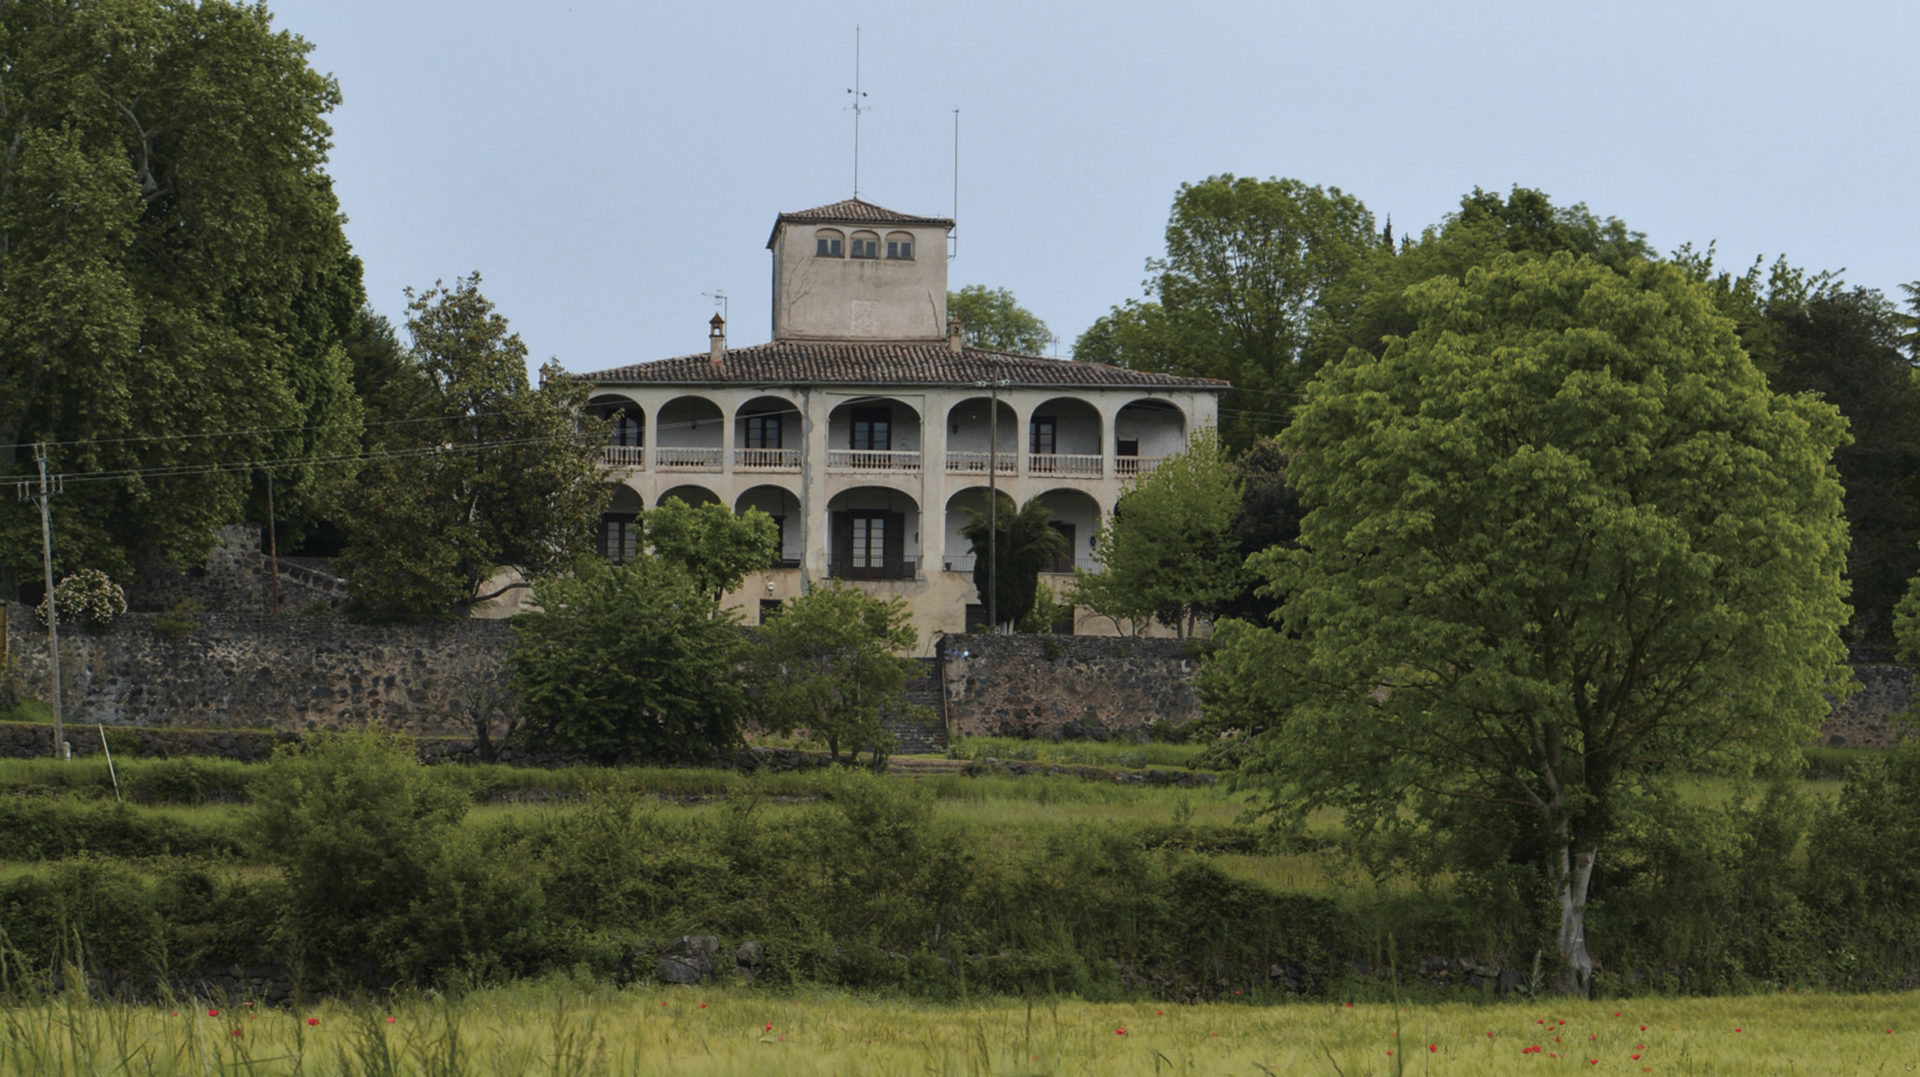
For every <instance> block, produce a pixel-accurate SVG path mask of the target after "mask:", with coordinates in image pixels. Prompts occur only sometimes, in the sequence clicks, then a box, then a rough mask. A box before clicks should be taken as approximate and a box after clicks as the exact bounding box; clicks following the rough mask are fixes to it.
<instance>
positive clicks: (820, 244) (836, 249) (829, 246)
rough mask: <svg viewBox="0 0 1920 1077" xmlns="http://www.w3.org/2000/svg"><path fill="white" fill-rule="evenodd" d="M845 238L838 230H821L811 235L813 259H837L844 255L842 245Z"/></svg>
mask: <svg viewBox="0 0 1920 1077" xmlns="http://www.w3.org/2000/svg"><path fill="white" fill-rule="evenodd" d="M845 240H846V236H845V234H844V233H842V232H840V231H839V230H838V229H834V228H822V229H820V230H819V231H818V232H815V233H814V234H813V256H814V257H815V258H839V257H842V256H843V255H844V248H843V246H842V244H843V243H844V242H845Z"/></svg>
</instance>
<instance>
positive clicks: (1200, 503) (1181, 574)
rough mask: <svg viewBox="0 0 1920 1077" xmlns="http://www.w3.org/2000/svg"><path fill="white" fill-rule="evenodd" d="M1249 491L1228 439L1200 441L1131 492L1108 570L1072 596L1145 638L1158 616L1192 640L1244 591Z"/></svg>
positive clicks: (1118, 519)
mask: <svg viewBox="0 0 1920 1077" xmlns="http://www.w3.org/2000/svg"><path fill="white" fill-rule="evenodd" d="M1241 489H1242V485H1241V480H1240V476H1239V474H1238V473H1237V472H1236V471H1235V468H1234V466H1233V463H1232V461H1230V460H1229V459H1228V456H1227V452H1226V449H1225V448H1224V447H1223V446H1222V445H1221V444H1220V439H1219V438H1218V437H1217V436H1216V435H1215V434H1214V432H1213V431H1211V430H1203V431H1201V432H1199V433H1197V434H1195V435H1194V436H1193V438H1192V439H1191V440H1189V441H1188V442H1187V447H1186V449H1185V451H1183V452H1181V453H1179V454H1177V455H1174V456H1170V457H1168V458H1166V459H1165V460H1162V461H1160V463H1159V464H1158V465H1156V466H1155V467H1154V469H1153V470H1152V471H1150V472H1148V473H1147V474H1145V475H1142V476H1140V477H1139V478H1138V479H1136V480H1134V481H1133V482H1132V483H1131V484H1129V486H1128V487H1127V489H1126V490H1125V491H1124V492H1123V493H1121V495H1120V500H1119V502H1118V503H1117V504H1115V505H1114V509H1113V513H1112V514H1111V515H1109V516H1108V517H1107V518H1106V519H1105V520H1103V521H1101V524H1100V533H1099V537H1098V541H1097V543H1096V546H1097V548H1098V556H1099V558H1100V571H1099V572H1086V571H1084V570H1081V571H1076V572H1075V574H1074V586H1073V592H1072V594H1071V596H1070V597H1071V599H1072V600H1073V601H1074V602H1075V603H1077V604H1080V605H1084V606H1085V607H1087V609H1089V610H1091V611H1092V612H1094V613H1096V614H1098V615H1100V616H1102V617H1108V618H1111V619H1113V621H1114V623H1115V624H1122V623H1126V624H1130V625H1131V626H1132V628H1133V629H1134V631H1135V632H1138V631H1140V630H1142V629H1144V628H1145V627H1146V625H1147V623H1148V622H1150V621H1152V620H1156V619H1157V620H1159V621H1160V622H1161V623H1162V624H1165V625H1167V626H1169V627H1171V628H1173V629H1174V630H1175V631H1176V632H1177V633H1178V634H1179V635H1180V636H1182V637H1186V636H1190V635H1192V634H1193V630H1194V625H1195V623H1196V622H1197V621H1198V620H1199V618H1200V617H1201V616H1202V615H1203V614H1206V613H1210V612H1211V611H1212V610H1214V609H1216V608H1217V607H1219V606H1220V605H1221V604H1222V603H1225V602H1227V601H1229V600H1231V599H1232V598H1234V597H1235V596H1236V595H1238V594H1239V593H1240V592H1241V590H1242V589H1243V577H1242V573H1241V568H1240V566H1241V561H1242V559H1243V555H1242V553H1241V552H1240V547H1239V542H1238V538H1237V535H1236V532H1235V527H1236V525H1237V524H1238V522H1239V520H1240V497H1241Z"/></svg>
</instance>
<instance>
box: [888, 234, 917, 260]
mask: <svg viewBox="0 0 1920 1077" xmlns="http://www.w3.org/2000/svg"><path fill="white" fill-rule="evenodd" d="M887 257H888V258H890V259H893V260H894V261H912V260H913V240H911V239H889V240H887Z"/></svg>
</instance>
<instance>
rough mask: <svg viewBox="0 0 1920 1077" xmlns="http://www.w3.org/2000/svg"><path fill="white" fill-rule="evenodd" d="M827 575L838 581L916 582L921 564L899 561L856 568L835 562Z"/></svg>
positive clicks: (913, 561) (915, 561)
mask: <svg viewBox="0 0 1920 1077" xmlns="http://www.w3.org/2000/svg"><path fill="white" fill-rule="evenodd" d="M827 575H828V576H829V577H831V578H833V579H836V580H915V579H919V578H920V562H919V561H918V560H917V559H916V560H898V561H886V562H883V563H881V564H877V565H865V566H856V565H846V564H842V563H841V562H839V561H834V562H832V563H831V564H829V565H828V566H827Z"/></svg>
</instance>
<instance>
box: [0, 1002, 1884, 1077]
mask: <svg viewBox="0 0 1920 1077" xmlns="http://www.w3.org/2000/svg"><path fill="white" fill-rule="evenodd" d="M1916 1007H1920V994H1917V993H1912V992H1909V993H1906V994H1902V995H1880V996H1873V997H1867V998H1861V997H1858V996H1822V995H1788V994H1777V995H1770V996H1756V997H1747V998H1738V999H1673V1000H1653V1001H1642V1000H1635V1001H1631V1002H1575V1003H1563V1002H1548V1001H1526V1000H1521V1001H1514V1002H1506V1003H1499V1004H1491V1005H1489V1004H1449V1005H1441V1006H1418V1005H1415V1006H1394V1005H1390V1004H1377V1003H1367V1002H1356V1003H1352V1004H1345V1003H1342V1002H1339V1001H1335V1002H1332V1003H1320V1004H1304V1003H1303V1004H1297V1005H1283V1006H1270V1007H1257V1006H1247V1005H1234V1004H1231V1003H1225V1004H1214V1005H1203V1006H1171V1005H1166V1004H1155V1003H1137V1004H1092V1003H1084V1002H1070V1001H1061V1000H1057V999H1052V998H1043V997H1036V998H1031V999H1026V1000H996V1001H992V1002H987V1003H972V1004H960V1005H948V1006H928V1005H923V1004H914V1003H909V1002H904V1001H899V1000H894V999H889V998H884V997H863V996H856V995H848V994H835V993H827V992H807V993H803V994H795V995H788V994H778V993H767V992H756V991H748V990H739V989H731V990H729V989H700V988H666V989H646V990H634V991H613V990H608V989H595V988H591V987H588V986H583V985H578V984H575V983H573V982H571V981H567V980H556V981H549V982H545V983H540V984H530V985H523V986H519V987H514V988H508V989H502V990H494V991H483V992H478V993H474V994H471V995H467V996H465V997H461V998H456V999H439V998H413V999H406V1000H402V1001H398V1002H394V1003H391V1004H387V1005H381V1004H361V1005H345V1004H336V1003H328V1004H323V1005H319V1006H316V1007H313V1008H309V1009H301V1010H297V1011H291V1012H283V1011H269V1010H265V1009H264V1008H260V1007H252V1006H248V1005H247V1004H246V1003H245V1001H244V1000H241V1001H239V1002H238V1003H229V1002H227V1001H226V1000H219V999H215V1000H207V999H181V1000H179V1001H177V1002H174V1003H169V1004H167V1005H164V1006H158V1007H152V1006H148V1007H130V1006H121V1005H111V1004H109V1005H98V1004H95V1003H92V1002H90V1001H88V1000H86V999H84V998H79V997H74V996H57V997H52V998H43V999H39V1000H37V1001H33V1002H29V1003H25V1004H21V1005H15V1006H12V1007H9V1008H7V1009H6V1010H4V1011H0V1077H16V1075H18V1077H26V1075H29V1074H31V1075H33V1077H42V1075H55V1077H66V1075H80V1074H87V1075H94V1074H109V1073H139V1074H152V1075H157V1077H180V1075H185V1074H208V1073H214V1074H257V1075H276V1074H287V1075H291V1074H335V1073H339V1074H395V1075H399V1074H409V1075H412V1074H419V1075H435V1077H440V1075H444V1077H455V1075H471V1077H487V1075H494V1074H501V1075H508V1074H511V1075H516V1077H517V1075H520V1074H529V1073H552V1074H579V1075H585V1074H629V1073H675V1074H692V1075H721V1074H727V1075H731V1074H740V1073H781V1074H794V1075H798V1077H808V1075H813V1074H836V1075H855V1077H859V1075H869V1074H872V1075H882V1074H884V1075H893V1074H900V1073H909V1072H911V1073H921V1074H930V1075H948V1074H952V1075H956V1077H958V1075H968V1077H972V1075H976V1074H989V1073H1005V1074H1037V1073H1050V1074H1102V1075H1106V1074H1113V1075H1122V1077H1124V1075H1131V1074H1143V1075H1144V1074H1154V1075H1162V1074H1215V1073H1245V1074H1260V1073H1268V1074H1295V1073H1300V1074H1309V1073H1325V1074H1336V1073H1337V1074H1341V1075H1344V1077H1359V1075H1362V1074H1402V1073H1406V1072H1413V1073H1421V1074H1429V1073H1431V1074H1446V1073H1455V1074H1501V1073H1535V1072H1566V1071H1572V1070H1576V1069H1577V1070H1580V1071H1587V1072H1616V1073H1617V1072H1626V1073H1640V1072H1653V1073H1662V1072H1667V1073H1688V1074H1701V1075H1712V1074H1727V1075H1734V1074H1739V1075H1760V1077H1764V1075H1772V1074H1808V1073H1878V1072H1906V1071H1908V1070H1910V1069H1911V1068H1912V1065H1913V1059H1914V1058H1915V1057H1916V1054H1920V1033H1917V1032H1916V1029H1915V1027H1914V1022H1913V1014H1914V1013H1915V1012H1916ZM213 1011H217V1015H215V1014H214V1013H213ZM236 1030H237V1034H236Z"/></svg>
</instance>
